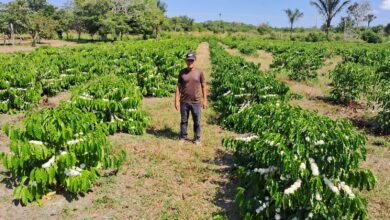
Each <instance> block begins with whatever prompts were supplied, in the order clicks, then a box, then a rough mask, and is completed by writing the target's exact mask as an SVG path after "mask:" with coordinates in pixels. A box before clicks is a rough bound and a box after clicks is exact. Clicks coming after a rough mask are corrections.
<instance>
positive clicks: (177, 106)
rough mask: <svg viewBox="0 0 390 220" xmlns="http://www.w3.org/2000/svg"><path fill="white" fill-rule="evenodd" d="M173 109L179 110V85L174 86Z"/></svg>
mask: <svg viewBox="0 0 390 220" xmlns="http://www.w3.org/2000/svg"><path fill="white" fill-rule="evenodd" d="M175 108H176V110H177V111H179V108H180V89H179V83H178V84H177V85H176V95H175Z"/></svg>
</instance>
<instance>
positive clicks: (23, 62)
mask: <svg viewBox="0 0 390 220" xmlns="http://www.w3.org/2000/svg"><path fill="white" fill-rule="evenodd" d="M196 45H197V40H188V38H178V39H175V40H173V39H168V40H162V41H137V42H116V43H106V44H91V45H85V46H78V47H73V48H65V47H64V48H39V49H37V50H36V51H33V52H23V53H14V54H9V55H7V56H2V57H1V59H2V62H1V64H0V112H9V111H13V110H27V109H31V108H32V107H34V106H35V105H36V104H37V103H38V102H39V99H40V97H41V96H42V95H47V96H52V95H55V94H57V93H58V92H60V91H63V90H67V89H69V88H70V87H72V86H74V85H79V84H82V83H84V82H86V81H88V80H90V79H91V78H92V77H94V76H95V75H106V74H113V73H114V74H117V75H121V76H129V77H131V78H133V77H135V78H136V79H137V81H138V85H139V86H140V87H141V88H142V93H143V94H144V95H152V96H167V95H169V94H170V93H171V92H173V91H174V90H175V85H176V80H177V78H176V77H177V76H176V75H177V72H179V70H180V69H181V68H182V67H183V57H184V56H185V53H186V52H187V51H188V50H193V49H194V48H195V47H196Z"/></svg>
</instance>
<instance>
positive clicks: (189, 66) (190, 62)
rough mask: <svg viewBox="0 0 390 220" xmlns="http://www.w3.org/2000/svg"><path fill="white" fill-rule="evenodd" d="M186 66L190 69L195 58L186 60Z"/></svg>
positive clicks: (193, 64)
mask: <svg viewBox="0 0 390 220" xmlns="http://www.w3.org/2000/svg"><path fill="white" fill-rule="evenodd" d="M186 63H187V68H189V69H192V68H194V66H195V60H186Z"/></svg>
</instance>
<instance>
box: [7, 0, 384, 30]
mask: <svg viewBox="0 0 390 220" xmlns="http://www.w3.org/2000/svg"><path fill="white" fill-rule="evenodd" d="M7 1H10V0H0V2H7ZM67 1H68V0H48V2H50V3H52V4H54V5H55V6H58V7H60V6H63V5H64V3H65V2H67ZM163 1H164V2H166V3H167V4H168V11H167V16H168V17H173V16H180V15H187V16H189V17H191V18H194V19H195V21H197V22H203V21H207V20H218V19H219V14H221V19H222V20H225V21H237V22H244V23H249V24H254V25H258V24H260V23H268V24H270V25H272V26H275V27H287V26H288V19H287V17H286V15H285V13H284V12H283V10H284V9H288V8H291V9H295V8H298V9H299V10H300V11H302V12H304V17H303V18H301V19H300V20H299V21H297V23H296V26H299V27H313V26H320V25H321V24H323V18H322V17H321V16H320V15H319V14H318V12H317V10H316V9H315V8H314V7H313V6H311V5H310V0H163ZM357 1H358V2H360V1H361V0H357ZM368 2H370V4H371V7H372V9H373V13H374V14H375V15H376V16H377V17H378V18H377V19H376V20H375V21H374V22H373V23H372V25H378V24H387V23H390V0H371V1H368ZM343 13H344V15H345V11H344V12H343ZM341 15H342V14H341ZM339 20H340V15H339V16H338V17H336V18H335V20H334V22H333V25H336V24H337V23H338V21H339Z"/></svg>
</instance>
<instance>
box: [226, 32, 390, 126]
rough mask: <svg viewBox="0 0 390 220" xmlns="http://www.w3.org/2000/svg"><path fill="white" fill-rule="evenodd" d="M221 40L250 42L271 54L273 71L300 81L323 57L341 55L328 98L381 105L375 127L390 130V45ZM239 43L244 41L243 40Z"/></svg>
mask: <svg viewBox="0 0 390 220" xmlns="http://www.w3.org/2000/svg"><path fill="white" fill-rule="evenodd" d="M221 41H222V42H223V43H225V44H227V45H229V46H230V47H233V48H234V47H237V48H239V47H238V46H239V45H250V46H248V47H249V48H257V49H262V50H266V51H269V52H272V53H273V58H274V61H273V64H272V65H271V66H272V67H273V69H274V70H275V71H277V72H278V73H279V72H288V74H289V77H290V79H292V80H297V81H302V80H306V79H308V78H312V77H316V71H317V70H318V69H319V68H320V67H321V66H322V65H323V63H324V61H325V59H326V58H328V57H330V56H334V55H338V56H341V57H342V58H343V62H342V63H340V64H338V65H337V67H336V69H335V70H334V71H332V72H331V73H330V74H329V77H330V79H331V84H330V86H331V87H332V90H331V93H330V95H331V97H332V98H333V99H334V100H336V101H338V102H342V103H347V104H348V103H349V102H352V101H360V100H367V101H368V102H369V104H372V103H376V104H378V105H379V106H380V107H381V110H380V113H379V114H378V116H377V122H378V123H377V130H378V131H379V132H382V133H389V132H390V120H389V118H390V115H389V114H390V113H389V112H390V109H389V107H388V106H389V105H390V104H389V103H388V101H387V100H388V93H386V92H387V91H388V86H389V72H390V70H389V68H390V60H389V57H390V48H389V47H388V46H386V45H369V44H365V43H344V42H343V43H334V42H332V43H328V42H322V43H308V42H286V41H272V40H259V39H255V38H250V37H229V38H222V39H221ZM242 42H245V44H244V43H242Z"/></svg>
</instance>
